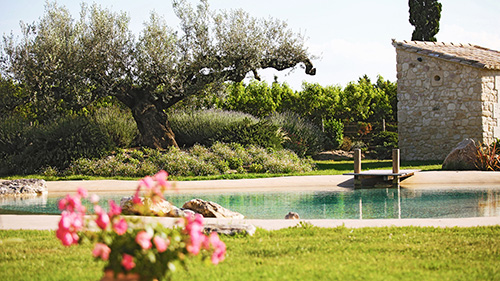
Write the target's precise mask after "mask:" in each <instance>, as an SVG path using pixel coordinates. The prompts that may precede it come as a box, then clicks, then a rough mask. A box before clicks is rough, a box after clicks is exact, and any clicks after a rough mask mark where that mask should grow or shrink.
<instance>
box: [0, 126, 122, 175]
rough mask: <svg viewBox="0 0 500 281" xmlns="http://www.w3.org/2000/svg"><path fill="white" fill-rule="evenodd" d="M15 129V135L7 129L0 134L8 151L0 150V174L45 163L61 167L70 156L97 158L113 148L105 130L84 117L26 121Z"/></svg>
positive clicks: (25, 171)
mask: <svg viewBox="0 0 500 281" xmlns="http://www.w3.org/2000/svg"><path fill="white" fill-rule="evenodd" d="M3 128H8V125H6V127H3ZM18 130H19V131H18V133H17V134H14V135H13V134H12V133H9V132H6V131H8V130H2V131H5V132H6V133H5V134H2V135H4V136H5V137H3V136H2V139H3V142H7V143H8V146H9V147H8V148H7V149H9V151H6V150H4V151H3V152H2V153H3V154H4V156H5V159H4V158H2V159H3V160H1V161H5V162H4V163H2V166H3V168H2V169H1V173H2V174H14V173H16V174H30V173H35V172H39V171H41V170H42V169H43V168H44V167H47V166H50V167H52V168H54V169H57V170H63V169H65V168H67V167H68V165H69V164H70V163H71V162H72V161H73V160H76V159H79V158H82V157H86V158H99V157H102V156H104V155H106V154H108V153H109V152H110V151H111V150H112V149H113V148H114V145H113V143H112V142H111V140H110V138H109V135H108V134H107V132H106V131H105V130H104V129H103V128H102V127H101V126H99V124H96V123H95V122H93V121H92V120H89V119H86V118H85V117H63V118H60V119H58V120H56V121H54V122H53V123H47V124H43V125H39V126H29V125H26V127H24V128H20V129H18ZM12 136H14V137H13V138H12ZM14 142H16V143H14ZM4 165H8V166H4Z"/></svg>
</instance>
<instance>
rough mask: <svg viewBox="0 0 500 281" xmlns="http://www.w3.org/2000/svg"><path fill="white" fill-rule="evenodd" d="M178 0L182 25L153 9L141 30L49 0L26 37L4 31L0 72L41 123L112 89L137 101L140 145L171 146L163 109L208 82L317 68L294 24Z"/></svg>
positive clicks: (93, 9)
mask: <svg viewBox="0 0 500 281" xmlns="http://www.w3.org/2000/svg"><path fill="white" fill-rule="evenodd" d="M172 5H173V9H174V11H175V13H176V15H177V16H178V17H179V19H180V27H179V28H178V29H174V28H172V27H169V26H168V25H167V24H166V22H165V20H164V19H163V18H162V17H160V16H159V15H157V14H155V13H152V14H151V17H150V19H149V21H148V22H146V23H145V27H144V29H143V30H142V32H141V33H140V34H139V36H138V37H137V38H136V37H135V36H134V34H132V32H131V31H130V29H129V17H128V16H127V14H126V13H123V12H119V13H117V12H113V11H110V10H108V9H106V8H102V7H101V6H98V5H96V4H94V5H92V6H87V5H86V4H82V8H81V13H80V18H79V19H76V20H75V19H73V18H72V17H71V14H70V13H69V11H68V10H67V9H66V8H65V7H62V6H59V5H57V3H56V2H48V3H47V5H46V9H45V13H44V15H43V17H42V18H41V19H40V20H39V21H38V22H37V23H34V24H22V25H21V29H22V34H23V35H22V37H21V39H20V40H17V38H15V37H14V36H13V35H10V36H7V37H5V36H4V38H3V39H4V40H3V44H2V48H1V52H2V53H1V59H0V64H1V67H0V74H1V75H2V77H4V78H5V79H7V80H9V81H14V82H16V83H18V84H19V85H21V86H22V87H23V88H24V90H25V93H27V96H28V97H29V99H28V102H30V103H31V104H33V107H34V108H36V115H37V117H38V118H39V119H40V120H42V121H43V120H47V119H50V118H52V117H53V115H54V114H59V113H61V112H64V111H67V110H79V109H81V108H84V107H85V106H88V105H89V104H91V103H92V102H94V101H96V100H98V99H99V98H102V97H108V96H113V97H115V98H116V99H118V100H119V101H120V102H122V103H123V104H124V105H126V106H127V107H129V108H130V109H131V111H132V114H133V116H134V119H135V121H136V122H137V125H138V129H139V131H140V133H141V140H140V142H141V144H142V145H146V146H150V147H156V148H165V147H167V146H171V145H176V142H175V138H174V134H173V133H172V131H171V129H170V126H169V124H168V116H167V113H166V111H165V110H166V109H168V108H169V107H171V106H173V105H174V104H176V103H177V102H179V101H181V100H182V99H184V98H186V97H188V96H191V95H195V94H199V93H203V90H204V89H205V88H206V87H207V86H211V87H216V86H217V85H220V84H222V83H224V82H226V81H236V82H238V81H242V80H243V79H244V78H245V77H246V76H247V74H249V73H253V75H254V77H255V78H257V79H258V78H259V75H258V70H259V69H263V68H269V67H271V68H275V69H277V70H283V69H287V68H294V67H297V66H302V67H303V68H305V72H306V73H307V74H310V75H314V74H315V72H316V69H315V68H314V67H313V65H312V62H311V60H310V54H309V53H308V51H307V48H306V47H305V46H304V42H305V41H304V38H303V36H302V35H301V34H298V33H295V32H293V31H292V30H291V29H289V28H288V26H287V24H286V22H283V21H280V20H277V19H272V18H269V19H259V18H254V17H251V16H250V15H249V14H248V13H246V12H244V11H242V10H231V11H213V10H210V8H209V5H208V1H207V0H201V1H200V2H199V4H198V5H196V6H195V7H193V6H192V5H191V4H190V3H188V2H187V1H186V0H174V1H173V2H172Z"/></svg>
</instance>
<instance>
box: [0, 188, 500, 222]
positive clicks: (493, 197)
mask: <svg viewBox="0 0 500 281" xmlns="http://www.w3.org/2000/svg"><path fill="white" fill-rule="evenodd" d="M123 196H124V195H108V196H101V202H102V203H104V202H107V200H108V199H112V200H114V201H115V202H117V203H119V202H120V199H121V198H122V197H123ZM193 198H200V199H204V200H209V201H213V202H216V203H218V204H220V205H222V206H223V207H225V208H228V209H230V210H233V211H236V212H239V213H241V214H243V215H245V217H246V218H248V219H282V218H284V216H285V215H286V214H287V213H288V212H290V211H293V212H296V213H298V214H299V215H300V217H301V218H302V219H389V218H466V217H491V216H499V217H500V187H498V188H489V189H457V190H449V189H447V190H413V189H412V190H407V189H400V190H398V189H371V190H367V189H365V190H348V191H335V192H327V191H322V192H269V193H267V192H259V193H233V194H227V193H225V194H212V193H206V194H176V195H168V196H166V199H167V200H168V201H170V202H172V203H173V204H174V205H176V206H178V207H182V205H183V204H184V202H186V201H189V200H191V199H193ZM59 200H60V198H51V197H37V198H24V199H21V198H17V199H13V198H9V199H5V198H4V199H0V214H59V213H60V211H59V210H58V209H57V202H58V201H59ZM101 205H104V206H106V204H101Z"/></svg>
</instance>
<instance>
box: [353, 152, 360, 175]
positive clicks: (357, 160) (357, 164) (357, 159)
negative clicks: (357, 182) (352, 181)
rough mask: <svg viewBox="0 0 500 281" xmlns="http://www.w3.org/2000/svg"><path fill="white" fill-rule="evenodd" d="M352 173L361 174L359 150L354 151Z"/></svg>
mask: <svg viewBox="0 0 500 281" xmlns="http://www.w3.org/2000/svg"><path fill="white" fill-rule="evenodd" d="M354 173H356V174H359V173H361V149H359V148H357V149H354Z"/></svg>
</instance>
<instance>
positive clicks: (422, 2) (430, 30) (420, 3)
mask: <svg viewBox="0 0 500 281" xmlns="http://www.w3.org/2000/svg"><path fill="white" fill-rule="evenodd" d="M408 5H409V6H410V11H409V12H410V23H411V25H413V26H414V27H415V30H414V31H413V33H412V36H411V40H414V41H432V42H436V37H435V36H436V34H437V33H438V32H439V20H440V19H441V9H442V5H441V3H439V2H438V1H436V0H409V1H408Z"/></svg>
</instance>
